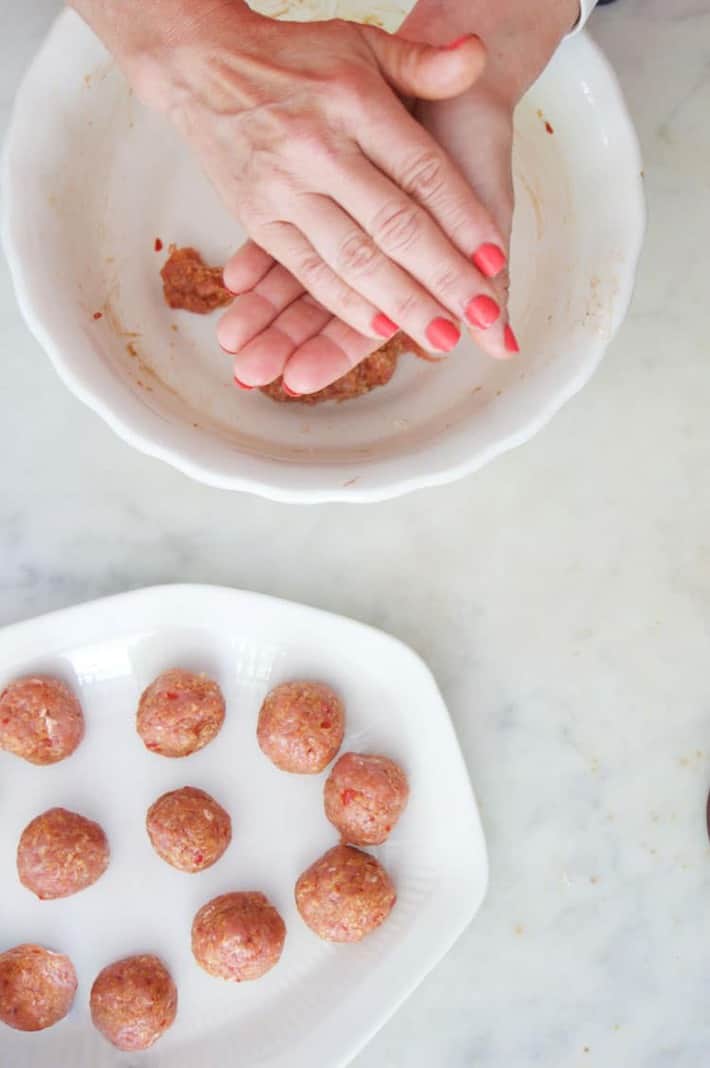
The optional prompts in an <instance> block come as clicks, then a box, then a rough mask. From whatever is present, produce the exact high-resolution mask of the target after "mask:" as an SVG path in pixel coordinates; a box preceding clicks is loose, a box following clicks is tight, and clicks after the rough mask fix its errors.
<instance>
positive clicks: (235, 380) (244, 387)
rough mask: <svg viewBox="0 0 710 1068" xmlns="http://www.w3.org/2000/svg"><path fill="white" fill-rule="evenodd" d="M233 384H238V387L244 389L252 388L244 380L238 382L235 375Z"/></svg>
mask: <svg viewBox="0 0 710 1068" xmlns="http://www.w3.org/2000/svg"><path fill="white" fill-rule="evenodd" d="M234 385H235V386H239V388H240V389H246V390H249V389H253V388H254V387H253V386H248V385H247V384H246V382H240V381H239V379H238V378H237V376H236V375H235V376H234Z"/></svg>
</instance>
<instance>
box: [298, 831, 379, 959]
mask: <svg viewBox="0 0 710 1068" xmlns="http://www.w3.org/2000/svg"><path fill="white" fill-rule="evenodd" d="M396 900H397V895H396V893H395V890H394V886H393V885H392V880H391V879H390V877H389V875H388V874H387V872H386V871H385V869H384V868H383V867H382V865H381V864H380V862H379V861H377V860H375V858H374V857H371V856H370V855H369V854H368V853H363V852H361V851H360V850H359V849H353V847H352V846H348V845H338V846H335V847H334V848H333V849H329V850H328V852H327V853H324V854H323V856H322V857H321V858H320V860H317V861H316V862H315V864H311V866H310V868H307V869H306V871H304V873H303V875H301V876H300V878H299V880H298V882H297V883H296V905H297V907H298V911H299V912H300V913H301V916H302V917H303V919H304V920H305V922H306V923H307V924H308V926H309V927H310V929H311V930H312V931H315V933H316V934H317V935H318V936H319V938H324V939H325V940H326V941H328V942H359V941H360V939H361V938H364V937H365V935H367V934H369V933H370V931H374V930H375V928H376V927H379V926H380V924H381V923H382V922H383V921H384V920H386V919H387V917H388V916H389V914H390V912H391V911H392V907H393V905H394V903H395V901H396Z"/></svg>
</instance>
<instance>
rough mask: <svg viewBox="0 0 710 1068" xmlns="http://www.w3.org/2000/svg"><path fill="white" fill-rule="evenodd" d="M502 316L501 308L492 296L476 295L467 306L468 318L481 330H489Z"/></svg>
mask: <svg viewBox="0 0 710 1068" xmlns="http://www.w3.org/2000/svg"><path fill="white" fill-rule="evenodd" d="M499 317H500V308H499V307H498V305H497V304H496V302H495V301H494V300H493V299H492V298H491V297H486V296H485V295H484V294H481V296H479V297H474V298H473V300H472V301H471V302H470V304H469V305H468V306H467V308H466V318H467V319H468V321H469V323H472V324H473V326H477V327H478V328H479V330H487V329H488V327H489V326H493V323H494V322H495V321H496V319H498V318H499Z"/></svg>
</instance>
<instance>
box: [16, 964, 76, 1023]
mask: <svg viewBox="0 0 710 1068" xmlns="http://www.w3.org/2000/svg"><path fill="white" fill-rule="evenodd" d="M75 993H76V972H75V971H74V965H73V964H72V962H71V961H70V960H69V957H65V956H64V955H63V954H62V953H53V952H52V950H51V949H45V948H44V946H32V945H22V946H15V947H14V949H8V950H7V951H6V952H5V953H0V1020H2V1022H3V1023H6V1024H7V1025H8V1027H14V1028H15V1029H16V1030H17V1031H43V1030H44V1029H45V1027H52V1026H53V1025H54V1024H55V1023H58V1022H59V1021H60V1020H62V1019H63V1018H64V1017H65V1016H66V1014H67V1013H68V1012H69V1009H70V1008H71V1007H72V1002H73V1001H74V994H75Z"/></svg>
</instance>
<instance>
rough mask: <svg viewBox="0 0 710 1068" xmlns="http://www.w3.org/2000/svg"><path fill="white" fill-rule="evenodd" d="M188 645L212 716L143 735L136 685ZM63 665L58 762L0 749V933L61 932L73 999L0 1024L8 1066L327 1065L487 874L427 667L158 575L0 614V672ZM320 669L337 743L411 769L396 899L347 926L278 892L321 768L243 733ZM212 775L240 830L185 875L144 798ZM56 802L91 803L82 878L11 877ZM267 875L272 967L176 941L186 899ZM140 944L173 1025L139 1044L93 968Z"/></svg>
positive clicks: (366, 1030)
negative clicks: (354, 938) (39, 1018)
mask: <svg viewBox="0 0 710 1068" xmlns="http://www.w3.org/2000/svg"><path fill="white" fill-rule="evenodd" d="M172 665H184V666H186V667H188V668H191V669H193V670H205V671H206V672H208V673H209V674H210V675H212V676H213V677H215V678H216V679H218V681H219V683H220V685H221V687H222V689H223V691H224V694H225V698H226V701H227V718H226V722H225V726H224V728H223V729H222V731H221V732H220V734H219V735H218V737H217V738H216V739H215V741H214V742H212V743H211V744H210V745H208V746H207V747H206V748H205V749H204V750H202V751H201V752H199V753H195V754H193V755H192V756H190V757H187V758H185V759H182V760H168V759H166V758H165V757H160V756H156V755H155V754H151V753H149V752H148V751H147V750H146V749H145V748H144V747H143V745H142V743H141V742H140V740H139V738H138V736H137V734H136V731H135V709H136V704H137V701H138V698H139V696H140V693H141V692H142V690H143V688H144V687H145V686H146V685H147V684H148V683H149V682H150V681H151V680H152V679H153V678H154V677H155V676H156V675H157V674H158V673H159V672H161V671H162V670H164V669H166V668H168V667H170V666H172ZM30 672H31V673H36V672H47V673H51V674H57V675H60V676H61V677H63V678H65V679H66V680H67V682H69V683H70V684H71V685H72V686H73V687H75V689H76V690H77V692H78V694H79V695H80V697H81V701H82V704H83V706H84V711H85V715H86V721H87V731H86V737H85V739H84V741H83V742H82V744H81V746H80V747H79V749H78V750H77V751H76V753H75V754H74V755H73V756H71V757H70V758H69V759H68V760H66V761H63V762H61V763H59V764H55V765H53V766H52V767H47V768H38V767H33V766H32V765H30V764H27V763H25V762H24V761H21V760H19V759H18V758H16V757H13V756H11V755H9V754H6V753H0V783H1V784H2V785H1V786H0V810H1V812H2V818H1V819H0V873H1V874H0V886H1V899H2V909H1V910H0V951H2V950H4V949H5V948H8V947H9V946H12V945H15V944H17V943H19V942H25V941H31V942H40V943H43V944H46V945H48V946H49V947H51V948H56V949H58V950H61V951H63V952H66V953H68V954H69V956H70V957H71V958H72V960H73V961H74V964H75V966H76V968H77V972H78V976H79V990H78V993H77V998H76V1001H75V1006H74V1009H73V1010H72V1013H71V1014H70V1016H69V1017H67V1019H66V1020H64V1021H62V1022H61V1023H60V1024H58V1025H57V1026H56V1027H54V1028H50V1029H48V1030H46V1031H44V1032H40V1033H37V1034H21V1033H19V1032H14V1031H12V1030H10V1029H9V1028H7V1027H5V1026H3V1025H2V1024H0V1064H2V1068H69V1066H70V1065H71V1068H110V1066H118V1065H121V1066H122V1068H134V1065H135V1066H137V1065H139V1064H140V1065H145V1066H146V1068H195V1066H196V1065H199V1066H200V1068H223V1066H225V1065H231V1064H237V1063H238V1064H239V1065H244V1066H249V1068H256V1066H259V1068H313V1066H314V1065H317V1066H318V1068H336V1066H340V1065H344V1064H346V1063H347V1062H348V1061H349V1060H350V1059H351V1058H352V1057H353V1056H354V1055H355V1053H356V1052H357V1051H358V1050H359V1049H360V1048H361V1047H362V1045H363V1044H364V1043H365V1042H366V1041H367V1040H368V1039H369V1038H370V1037H371V1035H372V1034H373V1033H374V1032H375V1031H376V1030H377V1028H378V1027H380V1026H381V1025H382V1023H383V1022H384V1021H385V1020H386V1019H387V1017H388V1016H389V1015H390V1014H391V1013H392V1012H393V1011H394V1010H395V1009H396V1007H397V1006H398V1005H399V1004H400V1002H401V1001H402V1000H403V999H404V998H405V997H407V995H408V994H409V993H410V992H411V991H412V990H413V989H414V987H415V986H416V985H417V984H418V983H419V982H420V981H421V980H422V979H423V977H424V976H425V975H426V973H427V972H428V971H429V970H430V969H431V968H432V967H433V966H434V964H435V963H436V962H437V961H438V960H439V959H440V957H442V956H443V954H444V953H445V952H446V950H447V949H448V948H449V947H450V946H451V944H452V943H453V942H454V940H455V939H456V938H457V937H458V935H459V934H460V933H461V931H462V930H463V929H464V928H465V927H466V925H467V924H468V923H469V922H470V920H471V919H472V917H473V916H474V914H475V913H476V911H477V909H478V907H479V905H480V904H481V901H482V899H483V896H484V893H485V889H486V881H487V861H486V849H485V843H484V839H483V833H482V831H481V825H480V822H479V817H478V812H477V809H476V803H475V800H474V797H473V794H472V791H471V786H470V783H469V780H468V776H467V773H466V769H465V766H464V763H463V760H462V757H461V753H460V751H459V747H458V744H457V741H456V737H455V735H454V732H453V729H452V726H451V723H450V721H449V717H448V714H447V711H446V707H445V705H444V703H443V701H442V698H441V696H440V694H439V691H438V690H437V687H436V683H435V682H434V679H433V678H432V676H431V673H430V672H429V670H428V668H427V667H426V666H425V665H424V663H423V662H422V661H421V660H420V659H419V657H417V656H416V655H415V654H414V653H413V652H412V651H411V650H410V649H408V648H407V647H406V646H404V645H402V644H401V643H400V642H398V641H396V640H395V639H394V638H391V637H389V636H388V635H386V634H383V633H382V632H380V631H376V630H373V629H371V628H369V627H366V626H363V625H362V624H360V623H355V622H353V621H351V620H348V619H344V618H342V617H339V616H333V615H330V614H327V613H325V612H320V611H317V610H315V609H313V608H307V607H305V606H303V605H298V604H291V603H288V602H285V601H279V600H275V599H273V598H269V597H262V596H259V595H258V594H253V593H242V592H240V591H237V590H229V589H224V588H220V587H210V586H188V585H186V586H163V587H154V588H151V589H145V590H138V591H136V592H134V593H127V594H122V595H120V596H118V597H111V598H107V599H105V600H100V601H94V602H92V603H90V604H86V605H81V606H79V607H77V608H70V609H67V610H65V611H61V612H54V613H52V614H51V615H47V616H43V617H41V618H39V619H36V620H31V621H29V622H26V623H20V624H17V625H14V626H10V627H6V628H5V629H4V630H2V631H0V688H2V686H3V685H4V684H5V683H6V682H7V681H9V680H10V679H12V678H14V677H16V676H18V675H23V674H26V673H30ZM295 677H314V678H320V679H323V680H324V681H327V682H329V683H331V684H332V685H334V686H335V687H337V689H338V690H339V691H340V692H341V694H342V695H343V697H344V699H345V701H346V708H347V731H346V737H345V741H344V748H343V750H342V751H346V750H348V749H355V750H360V751H371V752H373V751H374V752H383V753H386V754H389V755H391V756H392V757H394V758H395V759H396V760H398V761H400V762H401V764H402V765H403V767H404V768H405V769H406V771H407V773H408V776H409V780H410V785H411V800H410V803H409V805H408V807H407V809H406V811H405V813H404V815H403V816H402V818H401V820H400V822H399V824H398V825H397V827H396V828H395V830H394V832H393V833H392V835H391V838H390V840H389V841H388V842H387V843H386V844H385V845H384V846H382V847H380V848H379V849H377V850H373V852H374V853H376V854H377V855H378V856H379V857H380V859H381V860H382V861H383V863H384V864H385V866H386V867H387V869H388V870H389V871H390V873H391V874H392V876H393V878H394V881H395V883H396V887H397V894H398V901H397V904H396V906H395V908H394V910H393V912H392V914H391V916H390V918H389V919H388V920H387V922H386V923H385V924H383V926H382V927H381V928H379V929H378V931H376V932H375V933H374V934H373V935H372V936H370V937H369V938H368V939H366V940H365V941H364V942H362V943H360V944H359V945H354V946H334V945H329V944H327V943H325V942H322V941H320V940H319V939H318V938H317V937H316V936H315V935H314V934H312V932H310V931H309V930H308V928H306V926H305V925H304V924H303V922H302V921H301V919H300V917H299V915H298V913H297V911H296V907H295V904H294V901H293V886H294V883H295V881H296V878H297V877H298V875H299V874H300V872H301V871H302V870H303V869H304V868H305V867H307V865H308V864H309V863H310V862H311V861H313V860H315V859H316V857H318V856H319V855H320V854H321V853H322V852H324V851H325V850H326V849H327V848H329V847H330V846H331V845H333V844H335V842H336V839H337V835H336V833H335V831H334V829H333V828H332V827H331V826H330V824H329V823H328V822H327V820H326V818H325V815H324V814H323V809H322V789H323V782H324V780H325V777H326V773H323V774H322V775H317V776H295V775H287V774H285V773H283V772H280V771H278V770H277V769H276V768H274V767H273V765H272V764H271V763H270V762H269V761H268V760H267V759H266V757H264V756H263V754H262V753H261V751H260V750H259V748H258V746H257V743H256V737H255V729H256V718H257V714H258V710H259V707H260V704H261V701H262V699H263V697H264V695H265V694H266V692H267V690H269V689H270V688H271V687H272V686H273V685H276V684H277V683H278V682H281V681H285V680H286V679H289V678H295ZM183 785H194V786H199V787H202V788H204V789H206V790H207V791H208V792H210V793H212V794H214V796H215V797H216V798H217V799H218V800H219V801H220V802H221V803H222V804H224V805H225V807H226V808H227V809H228V811H229V812H230V813H231V815H232V820H233V831H234V837H233V841H232V844H231V846H230V847H229V849H228V850H227V852H226V853H225V855H224V856H223V857H222V858H221V860H219V861H218V862H217V864H215V865H214V866H213V867H212V868H210V869H209V870H208V871H206V872H204V873H202V874H199V875H187V874H185V873H181V872H178V871H175V870H174V869H173V868H170V867H169V866H168V865H167V864H165V863H164V862H163V861H162V860H160V859H159V858H158V857H157V855H156V854H155V853H154V852H153V850H152V847H151V846H150V843H149V841H148V837H147V835H146V832H145V826H144V823H145V813H146V810H147V808H148V806H149V805H150V804H151V802H152V801H154V800H155V798H157V797H158V796H159V795H160V794H161V793H163V792H164V791H165V790H168V789H171V788H175V787H179V786H183ZM52 805H64V806H65V807H68V808H71V809H75V810H77V811H79V812H82V813H84V814H85V815H87V816H89V817H91V818H93V819H96V820H98V821H99V823H100V824H101V825H102V826H103V827H104V829H105V830H106V833H107V835H108V838H109V841H110V844H111V858H112V859H111V864H110V866H109V869H108V871H107V872H106V874H105V875H104V876H103V877H102V878H101V879H100V880H99V881H98V882H97V883H95V884H94V886H92V887H90V888H89V889H88V890H85V891H83V892H82V893H80V894H76V895H74V896H73V897H70V898H66V899H64V900H58V901H44V902H40V901H38V900H37V899H36V898H34V897H33V895H32V894H30V893H29V891H27V890H25V889H24V888H23V887H22V886H21V885H20V883H19V881H18V879H17V874H16V869H15V850H16V847H17V841H18V838H19V836H20V833H21V832H22V829H23V828H24V827H25V825H26V824H27V823H28V822H29V820H30V819H31V818H32V817H33V816H35V815H37V814H38V813H40V812H42V811H44V810H45V809H46V808H49V807H50V806H52ZM239 889H259V890H263V891H264V892H265V893H266V894H267V895H268V897H269V898H270V899H271V901H272V902H273V903H274V904H275V905H276V906H277V908H278V909H279V911H280V912H281V914H282V916H283V917H284V920H285V922H286V926H287V929H288V934H287V938H286V945H285V949H284V953H283V956H282V958H281V961H280V962H279V964H278V965H277V967H276V968H275V969H274V970H273V971H272V972H270V973H269V974H268V975H267V976H265V977H264V978H263V979H261V980H258V981H257V982H254V983H241V984H231V983H225V982H222V981H220V980H217V979H213V978H211V977H210V976H208V975H206V974H205V973H204V972H203V971H201V969H200V968H198V967H197V965H196V964H195V962H194V960H193V958H192V954H191V952H190V926H191V923H192V918H193V916H194V913H195V912H196V910H197V908H198V907H199V906H200V905H202V904H203V903H204V902H206V901H208V900H209V899H210V898H211V897H213V896H214V895H215V894H218V893H223V892H226V891H228V890H239ZM136 952H156V953H158V954H159V955H160V956H161V957H162V958H163V959H164V960H165V961H166V963H167V964H168V967H169V969H170V971H171V972H172V974H173V977H174V978H175V981H176V983H177V986H178V992H179V1007H178V1017H177V1021H176V1023H175V1025H174V1026H173V1028H172V1029H171V1030H170V1031H169V1032H168V1033H167V1034H166V1035H165V1036H164V1037H163V1038H162V1039H161V1040H160V1041H159V1042H158V1044H157V1045H156V1046H155V1047H154V1048H153V1049H152V1050H151V1051H149V1052H147V1053H143V1054H141V1055H140V1056H129V1055H127V1054H125V1053H119V1052H118V1051H117V1050H115V1049H114V1048H113V1047H112V1046H110V1045H109V1044H108V1043H107V1042H105V1041H104V1040H103V1039H102V1038H101V1037H100V1036H99V1035H98V1033H97V1032H96V1031H95V1030H94V1029H93V1027H92V1025H91V1022H90V1018H89V1012H88V997H89V990H90V987H91V983H92V981H93V978H94V977H95V975H96V974H97V973H98V971H99V970H100V969H101V968H102V967H103V966H104V965H105V964H107V963H109V962H110V961H112V960H114V959H117V958H119V957H122V956H125V955H127V954H130V953H136Z"/></svg>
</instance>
